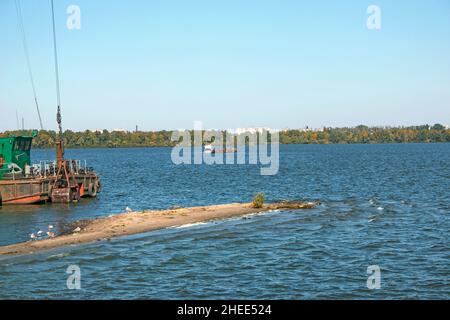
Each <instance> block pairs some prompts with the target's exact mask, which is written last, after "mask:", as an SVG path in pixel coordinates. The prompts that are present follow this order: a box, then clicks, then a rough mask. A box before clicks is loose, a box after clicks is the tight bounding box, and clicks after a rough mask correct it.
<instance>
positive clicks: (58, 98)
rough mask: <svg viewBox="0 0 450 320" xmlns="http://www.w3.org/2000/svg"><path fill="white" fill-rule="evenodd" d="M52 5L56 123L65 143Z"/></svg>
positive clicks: (60, 136)
mask: <svg viewBox="0 0 450 320" xmlns="http://www.w3.org/2000/svg"><path fill="white" fill-rule="evenodd" d="M51 3H52V22H53V50H54V55H55V78H56V102H57V105H58V112H57V114H56V121H57V122H58V127H59V138H60V141H61V142H62V141H63V131H62V125H61V93H60V89H59V69H58V51H57V50H56V28H55V9H54V7H53V0H51Z"/></svg>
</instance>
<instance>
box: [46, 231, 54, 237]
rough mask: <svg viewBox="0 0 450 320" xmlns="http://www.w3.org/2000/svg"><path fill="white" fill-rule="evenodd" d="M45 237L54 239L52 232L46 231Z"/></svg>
mask: <svg viewBox="0 0 450 320" xmlns="http://www.w3.org/2000/svg"><path fill="white" fill-rule="evenodd" d="M47 235H48V236H49V237H50V238H54V237H55V234H54V233H53V232H50V231H47Z"/></svg>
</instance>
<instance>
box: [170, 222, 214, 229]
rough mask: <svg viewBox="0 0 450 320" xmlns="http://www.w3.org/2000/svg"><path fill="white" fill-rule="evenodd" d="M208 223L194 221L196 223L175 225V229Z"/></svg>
mask: <svg viewBox="0 0 450 320" xmlns="http://www.w3.org/2000/svg"><path fill="white" fill-rule="evenodd" d="M206 224H208V223H207V222H194V223H187V224H182V225H181V226H176V227H174V228H175V229H183V228H190V227H196V226H202V225H206Z"/></svg>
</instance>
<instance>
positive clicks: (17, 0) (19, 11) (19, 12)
mask: <svg viewBox="0 0 450 320" xmlns="http://www.w3.org/2000/svg"><path fill="white" fill-rule="evenodd" d="M15 4H16V13H17V18H18V26H19V31H20V33H21V35H22V44H23V49H24V51H25V57H26V60H27V66H28V75H29V76H30V81H31V88H32V89H33V95H34V102H35V104H36V110H37V113H38V117H39V124H40V125H41V130H44V126H43V124H42V118H41V112H40V111H39V104H38V100H37V95H36V87H35V85H34V78H33V72H32V71H31V63H30V55H29V52H28V46H27V39H26V37H25V28H24V26H23V18H22V8H21V6H20V0H15Z"/></svg>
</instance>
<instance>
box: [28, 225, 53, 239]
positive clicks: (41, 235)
mask: <svg viewBox="0 0 450 320" xmlns="http://www.w3.org/2000/svg"><path fill="white" fill-rule="evenodd" d="M52 229H53V226H52V225H49V226H48V230H47V231H46V232H44V231H42V230H39V231H38V232H36V233H32V234H30V238H31V241H33V240H40V239H42V238H44V237H46V236H47V237H48V238H54V237H55V233H54V232H51V231H50V230H52Z"/></svg>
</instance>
